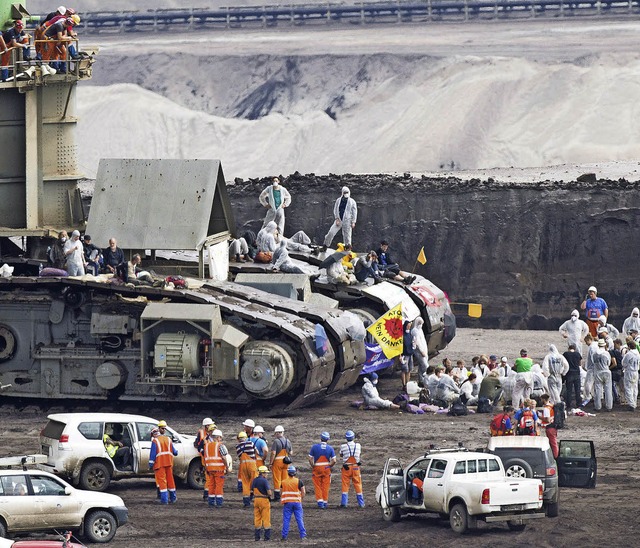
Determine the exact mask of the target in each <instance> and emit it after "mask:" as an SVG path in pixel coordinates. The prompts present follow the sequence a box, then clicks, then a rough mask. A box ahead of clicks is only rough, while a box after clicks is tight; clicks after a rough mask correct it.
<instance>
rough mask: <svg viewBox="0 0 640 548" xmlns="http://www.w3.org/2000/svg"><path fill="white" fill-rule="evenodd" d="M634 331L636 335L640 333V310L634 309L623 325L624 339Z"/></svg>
mask: <svg viewBox="0 0 640 548" xmlns="http://www.w3.org/2000/svg"><path fill="white" fill-rule="evenodd" d="M632 329H634V330H635V331H636V333H640V310H639V309H638V308H634V309H633V310H632V311H631V316H629V317H628V318H627V319H626V320H625V321H624V323H623V324H622V334H623V335H624V337H625V338H626V337H629V336H630V335H631V330H632Z"/></svg>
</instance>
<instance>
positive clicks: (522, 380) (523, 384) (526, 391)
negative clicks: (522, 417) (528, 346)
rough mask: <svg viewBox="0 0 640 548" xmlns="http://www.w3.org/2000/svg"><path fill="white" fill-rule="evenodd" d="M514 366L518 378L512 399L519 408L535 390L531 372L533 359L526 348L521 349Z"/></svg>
mask: <svg viewBox="0 0 640 548" xmlns="http://www.w3.org/2000/svg"><path fill="white" fill-rule="evenodd" d="M513 367H514V369H515V371H516V380H515V384H514V387H513V395H512V398H511V400H512V402H513V406H514V407H515V408H516V409H517V408H519V407H520V405H521V404H522V403H524V400H528V399H529V397H530V396H531V391H532V390H533V375H532V374H531V368H532V367H533V360H532V359H531V358H529V357H528V355H527V351H526V350H525V349H524V348H523V349H522V350H520V357H519V358H517V359H516V362H515V364H514V366H513Z"/></svg>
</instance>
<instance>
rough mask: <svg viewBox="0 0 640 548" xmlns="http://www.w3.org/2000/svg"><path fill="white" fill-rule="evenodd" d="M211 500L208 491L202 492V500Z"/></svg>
mask: <svg viewBox="0 0 640 548" xmlns="http://www.w3.org/2000/svg"><path fill="white" fill-rule="evenodd" d="M208 498H209V491H207V490H206V489H205V490H204V491H202V500H207V499H208Z"/></svg>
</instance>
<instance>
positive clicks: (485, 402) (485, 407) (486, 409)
mask: <svg viewBox="0 0 640 548" xmlns="http://www.w3.org/2000/svg"><path fill="white" fill-rule="evenodd" d="M492 411H493V405H491V400H489V398H478V408H477V410H476V413H491V412H492Z"/></svg>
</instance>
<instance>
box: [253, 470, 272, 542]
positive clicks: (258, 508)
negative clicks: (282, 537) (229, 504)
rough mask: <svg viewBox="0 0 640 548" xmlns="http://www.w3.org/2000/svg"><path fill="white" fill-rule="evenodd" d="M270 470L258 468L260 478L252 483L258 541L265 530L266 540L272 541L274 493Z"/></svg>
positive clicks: (254, 520) (255, 528) (254, 518)
mask: <svg viewBox="0 0 640 548" xmlns="http://www.w3.org/2000/svg"><path fill="white" fill-rule="evenodd" d="M268 472H269V469H268V468H267V467H266V466H260V468H258V477H257V478H254V480H253V481H252V482H251V493H252V494H253V526H254V530H255V536H256V540H260V536H261V532H262V529H264V540H271V502H270V501H271V497H273V491H272V490H271V486H270V485H269V481H268V480H267V477H266V476H267V473H268Z"/></svg>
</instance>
